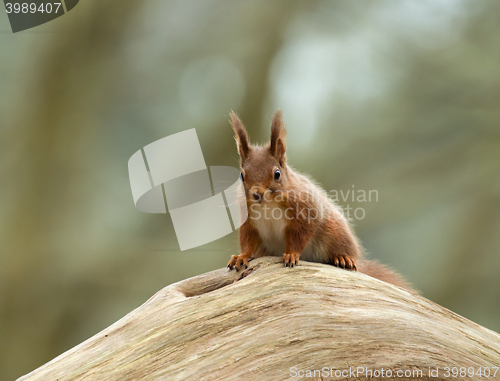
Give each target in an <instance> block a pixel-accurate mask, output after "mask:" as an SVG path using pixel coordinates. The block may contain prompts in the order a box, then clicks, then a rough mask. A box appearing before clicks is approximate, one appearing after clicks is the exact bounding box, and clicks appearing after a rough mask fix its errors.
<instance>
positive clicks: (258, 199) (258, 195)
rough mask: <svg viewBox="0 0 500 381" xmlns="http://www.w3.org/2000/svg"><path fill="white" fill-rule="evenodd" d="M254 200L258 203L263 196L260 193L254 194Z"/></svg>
mask: <svg viewBox="0 0 500 381" xmlns="http://www.w3.org/2000/svg"><path fill="white" fill-rule="evenodd" d="M252 194H253V198H254V199H255V200H257V201H260V199H261V198H262V194H261V193H259V192H253V193H252Z"/></svg>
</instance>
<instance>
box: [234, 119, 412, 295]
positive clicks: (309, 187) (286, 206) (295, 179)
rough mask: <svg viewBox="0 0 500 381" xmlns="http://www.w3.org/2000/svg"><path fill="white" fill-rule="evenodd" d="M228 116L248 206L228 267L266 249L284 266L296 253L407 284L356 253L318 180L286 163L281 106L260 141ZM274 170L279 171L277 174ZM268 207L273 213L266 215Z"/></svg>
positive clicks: (346, 225) (294, 260)
mask: <svg viewBox="0 0 500 381" xmlns="http://www.w3.org/2000/svg"><path fill="white" fill-rule="evenodd" d="M230 119H231V125H232V127H233V130H234V132H235V139H236V143H237V147H238V153H239V155H240V158H241V173H242V176H243V178H244V182H243V184H244V189H245V196H246V199H247V209H248V211H249V216H248V218H247V220H246V221H245V222H244V223H243V225H242V226H241V227H240V230H239V239H240V248H241V254H240V255H238V256H236V255H233V256H232V258H231V260H230V261H229V263H228V267H229V268H230V269H232V268H236V270H239V269H240V268H241V267H243V266H247V265H248V261H249V260H250V259H251V258H257V257H261V256H266V255H279V256H282V257H283V262H284V263H285V266H290V267H293V266H295V265H296V264H297V263H298V261H299V256H301V255H302V258H303V259H305V260H309V261H313V262H320V263H328V264H331V265H334V266H337V267H342V268H346V269H350V270H357V269H359V270H360V271H361V272H363V273H366V274H368V275H370V276H373V277H375V278H378V279H380V280H384V281H386V282H389V283H392V284H395V285H398V286H401V287H404V288H408V289H410V287H409V286H408V284H407V283H406V282H405V281H404V280H403V279H402V278H401V276H399V275H398V274H396V273H394V272H393V271H392V270H390V269H389V268H388V267H386V266H383V265H381V264H379V263H377V262H373V261H367V260H363V259H362V256H363V251H362V248H361V245H360V244H359V242H358V239H357V238H356V236H355V234H354V233H353V231H352V229H351V227H350V225H349V222H348V220H347V219H346V218H345V216H344V215H343V213H342V211H341V210H340V208H339V207H338V206H336V205H335V204H334V203H333V202H331V200H329V199H328V197H327V196H326V193H325V192H324V191H323V190H322V189H321V187H320V186H318V185H316V184H315V183H314V182H313V181H312V180H310V179H309V178H308V177H306V176H304V175H302V174H300V173H298V172H296V171H294V170H293V169H291V168H290V167H289V166H288V165H287V164H286V156H285V151H286V143H285V137H286V128H285V124H284V122H283V118H282V114H281V111H277V112H276V113H275V114H274V117H273V121H272V124H271V140H270V143H269V144H268V145H266V146H264V147H262V146H256V145H250V144H249V142H248V136H247V133H246V130H245V127H244V126H243V124H242V123H241V121H240V120H239V118H238V117H237V115H236V114H235V113H234V112H232V113H231V115H230ZM276 171H279V179H277V180H276V179H275V175H276ZM268 210H270V211H271V216H273V218H269V219H268V218H266V213H267V211H268ZM304 211H305V213H304ZM314 211H316V215H314V213H313V212H314ZM319 211H323V212H324V213H321V212H319ZM276 212H281V213H282V214H281V217H280V218H276V217H274V216H275V215H276V216H278V215H280V214H279V213H276ZM313 216H315V218H313Z"/></svg>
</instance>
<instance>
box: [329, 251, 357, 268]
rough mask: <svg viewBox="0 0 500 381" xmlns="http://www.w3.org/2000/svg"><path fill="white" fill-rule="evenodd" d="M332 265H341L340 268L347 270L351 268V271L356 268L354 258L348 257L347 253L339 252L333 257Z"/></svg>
mask: <svg viewBox="0 0 500 381" xmlns="http://www.w3.org/2000/svg"><path fill="white" fill-rule="evenodd" d="M332 265H334V266H336V267H341V268H343V269H347V270H353V271H357V270H358V269H357V268H356V263H354V260H353V259H352V258H351V257H349V256H348V255H344V254H341V255H339V256H336V257H335V258H333V261H332Z"/></svg>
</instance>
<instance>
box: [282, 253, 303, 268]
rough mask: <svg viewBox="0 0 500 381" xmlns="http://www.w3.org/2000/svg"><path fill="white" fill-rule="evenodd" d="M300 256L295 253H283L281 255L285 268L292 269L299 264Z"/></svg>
mask: <svg viewBox="0 0 500 381" xmlns="http://www.w3.org/2000/svg"><path fill="white" fill-rule="evenodd" d="M299 256H300V254H296V253H285V254H283V262H284V263H285V267H287V266H289V267H293V266H296V265H297V264H298V263H299Z"/></svg>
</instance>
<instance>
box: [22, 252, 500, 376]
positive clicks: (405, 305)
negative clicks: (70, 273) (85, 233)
mask: <svg viewBox="0 0 500 381" xmlns="http://www.w3.org/2000/svg"><path fill="white" fill-rule="evenodd" d="M495 366H496V367H498V366H500V335H498V334H497V333H495V332H492V331H490V330H488V329H486V328H484V327H481V326H479V325H477V324H475V323H473V322H471V321H469V320H467V319H465V318H463V317H461V316H459V315H457V314H455V313H453V312H451V311H449V310H447V309H445V308H443V307H441V306H439V305H437V304H435V303H433V302H431V301H429V300H427V299H425V298H423V297H421V296H419V295H415V294H412V293H410V292H408V291H405V290H403V289H400V288H397V287H395V286H392V285H389V284H387V283H384V282H381V281H378V280H376V279H373V278H370V277H369V276H367V275H364V274H360V273H355V272H350V271H346V270H341V269H338V268H335V267H332V266H328V265H322V264H317V263H308V262H304V261H301V262H300V264H299V266H298V267H295V268H285V267H284V266H283V264H282V263H280V261H279V259H277V258H269V257H267V258H260V259H257V260H254V261H252V262H250V267H249V268H248V269H247V270H245V271H240V272H235V271H228V270H227V269H220V270H216V271H212V272H209V273H206V274H203V275H200V276H197V277H194V278H190V279H186V280H184V281H181V282H178V283H175V284H172V285H170V286H168V287H165V288H164V289H162V290H161V291H159V292H158V293H156V294H155V295H154V296H153V297H151V298H150V299H149V300H148V301H147V302H146V303H144V304H143V305H142V306H140V307H139V308H137V309H135V310H134V311H132V312H130V313H129V314H128V315H126V316H125V317H123V318H122V319H120V320H119V321H117V322H116V323H114V324H113V325H111V326H109V327H108V328H106V329H104V330H103V331H102V332H100V333H98V334H97V335H95V336H93V337H91V338H90V339H88V340H87V341H85V342H83V343H81V344H79V345H78V346H76V347H74V348H73V349H71V350H69V351H67V352H65V353H63V354H62V355H60V356H58V357H56V358H55V359H53V360H52V361H50V362H49V363H47V364H45V365H43V366H41V367H40V368H38V369H36V370H34V371H33V372H31V373H29V374H28V375H26V376H23V377H21V378H20V379H19V380H23V381H28V380H29V381H32V380H54V381H55V380H59V381H66V380H67V381H70V380H284V379H290V378H292V379H301V378H300V377H292V376H293V375H297V376H298V375H299V373H298V372H299V370H302V371H304V373H303V375H304V376H306V375H307V374H306V373H305V371H306V370H311V371H314V370H317V371H319V370H321V369H324V368H331V369H332V370H331V371H329V372H331V373H329V374H330V375H333V377H330V375H329V376H326V375H325V374H323V375H322V376H323V378H322V379H323V380H328V379H335V380H338V379H360V380H364V379H367V378H366V375H365V374H361V373H360V374H359V377H354V378H353V377H352V375H353V373H351V374H350V376H349V375H348V374H347V373H346V372H347V371H348V370H349V368H351V369H353V368H357V367H363V368H368V369H370V370H371V371H376V370H379V371H380V370H381V369H382V368H383V369H384V371H385V372H387V370H391V371H393V372H397V371H398V370H403V371H405V370H406V371H407V372H409V371H410V372H412V371H416V370H421V371H422V376H421V377H420V376H419V375H418V374H417V373H414V375H415V377H410V378H405V379H422V380H427V379H432V380H444V379H446V378H445V376H444V374H445V373H444V367H466V368H469V367H473V368H474V369H476V370H477V369H479V367H483V368H484V367H488V368H490V370H491V372H492V373H493V372H494V370H493V369H492V367H495ZM293 367H296V368H294V369H292V371H291V368H293ZM436 367H439V377H429V368H432V369H436ZM341 371H344V376H346V375H347V377H342V376H341V377H338V376H340V374H339V372H341ZM293 372H297V373H293ZM325 372H326V370H325ZM335 372H337V377H336V376H335ZM316 376H317V377H313V378H308V379H321V378H320V376H321V375H320V374H319V372H316ZM401 378H403V377H399V378H398V377H396V376H395V373H393V379H401ZM464 378H467V379H471V380H486V379H487V378H485V377H479V376H474V377H463V378H462V377H459V379H464ZM489 379H491V380H492V379H496V380H499V379H500V371H499V372H498V373H497V375H496V377H495V378H493V377H492V376H490V378H489Z"/></svg>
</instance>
